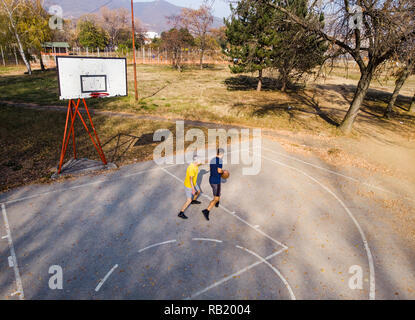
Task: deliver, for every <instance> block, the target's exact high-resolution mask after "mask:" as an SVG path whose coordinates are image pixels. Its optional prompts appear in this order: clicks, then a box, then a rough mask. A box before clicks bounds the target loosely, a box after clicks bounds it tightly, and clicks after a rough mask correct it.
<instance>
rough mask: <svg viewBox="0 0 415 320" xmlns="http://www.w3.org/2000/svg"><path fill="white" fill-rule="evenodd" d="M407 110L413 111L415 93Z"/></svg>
mask: <svg viewBox="0 0 415 320" xmlns="http://www.w3.org/2000/svg"><path fill="white" fill-rule="evenodd" d="M408 111H409V112H415V93H414V96H413V97H412V101H411V105H410V106H409V110H408Z"/></svg>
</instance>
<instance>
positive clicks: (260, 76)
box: [256, 70, 262, 92]
mask: <svg viewBox="0 0 415 320" xmlns="http://www.w3.org/2000/svg"><path fill="white" fill-rule="evenodd" d="M261 90H262V70H259V76H258V86H257V88H256V91H258V92H259V91H261Z"/></svg>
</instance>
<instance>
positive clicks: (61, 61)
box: [56, 56, 128, 100]
mask: <svg viewBox="0 0 415 320" xmlns="http://www.w3.org/2000/svg"><path fill="white" fill-rule="evenodd" d="M56 67H57V70H58V82H59V99H60V100H69V99H82V98H91V97H94V95H95V96H96V95H97V94H98V95H99V93H105V95H102V96H106V97H118V96H127V95H128V89H127V87H128V86H127V60H126V59H125V58H100V57H77V56H57V57H56Z"/></svg>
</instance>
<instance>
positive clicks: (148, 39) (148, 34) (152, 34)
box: [144, 31, 160, 44]
mask: <svg viewBox="0 0 415 320" xmlns="http://www.w3.org/2000/svg"><path fill="white" fill-rule="evenodd" d="M155 38H160V35H159V34H158V33H157V32H154V31H148V32H145V33H144V42H145V44H149V43H151V41H152V40H153V39H155Z"/></svg>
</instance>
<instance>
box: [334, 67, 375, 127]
mask: <svg viewBox="0 0 415 320" xmlns="http://www.w3.org/2000/svg"><path fill="white" fill-rule="evenodd" d="M374 70H376V67H375V66H373V65H371V66H368V67H367V68H366V69H365V70H364V71H363V72H362V74H361V76H360V80H359V83H358V85H357V88H356V92H355V94H354V97H353V101H352V104H351V105H350V108H349V110H348V111H347V114H346V116H345V117H344V119H343V121H342V123H341V125H340V127H339V129H340V130H341V131H342V132H344V133H346V134H348V133H350V132H351V131H352V128H353V123H354V121H355V119H356V117H357V114H358V113H359V110H360V107H361V106H362V103H363V101H364V99H365V97H366V94H367V91H368V90H369V86H370V82H371V81H372V77H373V73H374Z"/></svg>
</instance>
